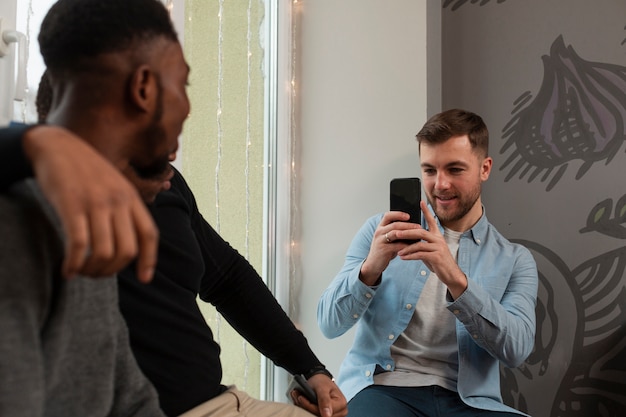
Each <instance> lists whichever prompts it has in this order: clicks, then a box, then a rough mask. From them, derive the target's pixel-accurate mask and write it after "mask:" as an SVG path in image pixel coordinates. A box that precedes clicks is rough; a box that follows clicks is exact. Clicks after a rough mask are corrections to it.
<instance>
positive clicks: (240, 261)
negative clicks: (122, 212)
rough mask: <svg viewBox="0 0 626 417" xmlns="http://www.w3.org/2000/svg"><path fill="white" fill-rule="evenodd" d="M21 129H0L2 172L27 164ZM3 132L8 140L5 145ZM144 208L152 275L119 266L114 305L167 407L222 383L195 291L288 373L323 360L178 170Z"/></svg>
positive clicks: (194, 401)
mask: <svg viewBox="0 0 626 417" xmlns="http://www.w3.org/2000/svg"><path fill="white" fill-rule="evenodd" d="M9 136H11V137H9ZM20 137H21V136H20V135H19V134H17V133H16V132H15V131H14V130H13V131H12V132H7V131H6V129H0V152H1V154H2V155H3V157H4V158H3V159H4V160H5V161H7V162H9V164H7V165H5V166H4V167H3V168H0V178H5V177H7V178H11V179H12V180H15V179H16V173H22V175H26V174H25V173H27V172H29V169H28V164H27V163H26V160H25V158H24V157H23V155H18V154H16V152H18V153H19V152H21V146H16V144H15V141H18V142H19V140H20V139H19V138H20ZM5 139H6V140H7V141H13V146H8V143H5V144H4V145H3V142H4V140H5ZM9 174H11V175H9ZM6 185H8V184H7V183H6V181H5V184H4V186H5V187H6ZM150 211H151V213H152V215H153V217H154V220H155V222H156V224H157V226H158V228H159V232H160V242H159V258H158V263H157V267H156V271H155V276H154V279H153V281H152V282H151V283H150V284H147V285H146V284H141V283H139V282H138V281H137V279H136V276H135V269H134V265H130V266H129V267H127V268H126V269H125V270H123V271H122V272H120V273H119V275H118V276H119V280H118V281H119V291H120V308H121V311H122V314H123V315H124V318H125V319H126V322H127V324H128V328H129V331H130V341H131V346H132V348H133V353H134V354H135V357H136V359H137V362H138V363H139V366H140V367H141V369H142V371H143V372H144V373H145V374H146V376H147V377H148V379H150V381H151V382H152V383H153V384H154V386H155V388H156V389H157V391H158V393H159V398H160V403H161V407H162V408H163V411H164V412H165V413H166V414H168V415H178V414H180V413H182V412H184V411H187V410H188V409H190V408H193V407H195V406H197V405H198V404H201V403H203V402H205V401H208V400H210V399H211V398H213V397H215V396H216V395H219V394H220V393H222V392H223V391H224V389H225V387H224V386H223V385H221V378H222V366H221V361H220V358H219V354H220V347H219V345H218V344H217V342H215V340H214V339H213V334H212V332H211V329H210V328H209V326H208V325H207V324H206V321H205V319H204V317H203V316H202V314H201V312H200V309H199V307H198V304H197V301H196V297H197V295H200V298H201V299H202V300H204V301H206V302H209V303H211V304H214V305H215V306H216V308H217V310H218V311H219V312H220V313H221V314H222V315H223V316H224V317H225V318H226V320H227V321H228V322H229V323H230V324H231V325H232V326H233V327H234V328H235V330H237V331H238V332H239V333H240V334H241V335H242V336H243V337H244V338H246V339H247V340H248V341H249V342H250V343H251V344H252V345H253V346H255V347H256V348H257V349H258V350H259V351H260V352H261V353H262V354H264V355H265V356H267V357H269V358H270V359H271V360H273V361H274V363H275V364H276V365H278V366H281V367H283V368H285V369H286V370H287V371H289V372H291V373H305V372H306V371H308V370H309V369H312V368H314V367H316V366H319V365H321V363H320V361H319V359H318V358H317V357H316V356H315V354H314V353H313V352H312V351H311V349H310V347H309V345H308V342H307V341H306V339H305V337H304V335H303V334H302V333H301V332H300V331H299V330H297V329H296V328H295V326H294V325H293V323H292V322H291V320H290V319H289V317H288V316H287V315H286V314H285V312H284V310H283V309H282V308H281V307H280V305H279V304H278V303H277V301H276V299H275V298H274V296H273V295H272V294H271V292H270V291H269V289H268V288H267V286H265V284H264V283H263V281H262V280H261V278H260V277H259V275H258V273H257V272H256V271H255V270H254V268H253V267H252V266H251V265H250V264H249V263H248V262H247V261H246V259H245V258H244V257H243V256H241V255H240V254H239V253H238V252H237V251H236V250H235V249H233V248H232V247H231V246H230V245H229V244H228V243H227V242H226V241H224V240H223V239H222V238H221V237H220V236H219V234H218V233H217V232H216V231H215V230H214V229H213V228H212V227H211V226H210V225H209V224H208V223H207V222H206V221H205V220H204V218H203V217H202V215H201V214H200V212H199V211H198V207H197V205H196V201H195V198H194V196H193V193H192V192H191V190H190V189H189V187H188V185H187V184H186V182H185V180H184V179H183V177H182V175H181V174H180V173H179V172H176V173H175V176H174V178H173V179H172V187H171V188H170V189H169V190H168V191H164V192H162V193H160V194H159V195H158V196H157V198H156V200H155V202H154V203H153V204H152V205H151V207H150Z"/></svg>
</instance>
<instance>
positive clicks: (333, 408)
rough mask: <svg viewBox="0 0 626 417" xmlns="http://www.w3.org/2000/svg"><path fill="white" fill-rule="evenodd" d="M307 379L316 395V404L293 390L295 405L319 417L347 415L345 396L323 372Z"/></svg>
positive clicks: (292, 395) (292, 396) (343, 416)
mask: <svg viewBox="0 0 626 417" xmlns="http://www.w3.org/2000/svg"><path fill="white" fill-rule="evenodd" d="M307 381H308V383H309V385H311V388H313V391H315V394H316V395H317V404H312V403H311V402H310V401H309V400H307V399H306V397H305V396H304V395H302V394H299V393H298V392H297V391H293V392H292V393H291V398H292V400H293V403H294V404H295V405H297V406H298V407H301V408H304V409H305V410H307V411H309V412H311V413H313V414H315V415H317V416H321V417H345V416H347V415H348V402H347V401H346V397H344V396H343V393H342V392H341V390H340V389H339V387H338V386H337V384H335V382H334V381H333V380H331V379H330V378H329V377H328V376H326V375H324V374H317V375H313V376H312V377H311V378H309V379H308V380H307Z"/></svg>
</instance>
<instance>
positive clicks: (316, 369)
mask: <svg viewBox="0 0 626 417" xmlns="http://www.w3.org/2000/svg"><path fill="white" fill-rule="evenodd" d="M318 374H322V375H326V376H327V377H329V378H330V379H331V380H333V381H334V380H335V377H333V374H331V373H330V371H329V370H328V369H326V367H325V366H324V365H319V366H315V367H313V368H311V369H309V370H308V371H307V372H305V373H304V374H302V376H304V379H307V380H308V379H309V378H311V377H312V376H314V375H318Z"/></svg>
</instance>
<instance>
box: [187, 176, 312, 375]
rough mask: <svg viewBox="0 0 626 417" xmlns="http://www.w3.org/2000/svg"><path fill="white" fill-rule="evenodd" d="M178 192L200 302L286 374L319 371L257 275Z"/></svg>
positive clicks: (303, 341) (193, 203) (303, 340)
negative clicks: (199, 261) (192, 241)
mask: <svg viewBox="0 0 626 417" xmlns="http://www.w3.org/2000/svg"><path fill="white" fill-rule="evenodd" d="M181 188H182V187H181ZM184 189H185V190H186V192H185V193H184V194H185V199H186V200H187V201H188V203H189V204H190V207H191V213H192V224H193V228H194V230H195V233H196V238H197V239H198V243H199V246H200V250H201V252H202V257H203V260H204V264H205V272H204V276H203V279H202V283H201V286H200V292H199V294H200V298H201V299H202V300H203V301H206V302H209V303H211V304H213V305H215V307H216V308H217V310H218V311H219V312H220V314H222V315H223V316H224V318H226V320H227V321H228V322H229V323H230V325H231V326H233V328H234V329H235V330H236V331H237V332H238V333H239V334H241V335H242V336H243V337H244V338H245V339H246V340H247V341H248V342H250V343H251V344H252V345H253V346H254V347H255V348H256V349H258V350H259V352H261V353H262V354H263V355H265V356H267V357H268V358H270V359H271V360H272V361H273V362H274V363H275V364H276V365H278V366H280V367H282V368H285V369H286V370H287V371H288V372H290V373H292V374H294V373H306V372H307V371H309V370H310V369H312V368H314V367H316V366H320V365H321V362H320V361H319V359H318V358H317V356H315V354H314V353H313V351H312V350H311V348H310V347H309V344H308V342H307V340H306V338H305V337H304V335H303V334H302V332H300V331H299V330H298V329H296V327H295V326H294V324H293V322H292V321H291V319H289V317H288V316H287V314H286V313H285V311H284V310H283V309H282V307H281V306H280V304H278V302H277V301H276V298H275V297H274V296H273V294H272V293H271V292H270V290H269V289H268V288H267V286H266V285H265V283H264V282H263V280H262V279H261V277H260V276H259V274H258V273H257V272H256V271H255V270H254V268H253V267H252V265H250V263H249V262H248V261H247V260H246V259H245V258H244V257H243V256H242V255H241V254H239V252H237V251H236V250H235V249H234V248H233V247H232V246H230V245H229V244H228V242H226V241H225V240H224V239H222V237H221V236H220V235H219V234H218V233H217V232H216V231H215V230H214V229H213V228H212V227H211V226H210V225H209V224H208V223H207V222H206V220H204V218H203V217H202V215H201V214H200V212H199V211H198V208H197V205H196V201H195V198H194V197H193V194H192V193H191V190H189V187H188V186H187V185H186V184H185V187H184Z"/></svg>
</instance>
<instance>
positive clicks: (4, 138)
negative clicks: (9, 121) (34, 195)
mask: <svg viewBox="0 0 626 417" xmlns="http://www.w3.org/2000/svg"><path fill="white" fill-rule="evenodd" d="M30 127H31V126H28V125H20V124H15V125H11V126H9V127H3V128H0V155H2V159H3V161H2V164H0V191H5V190H6V189H7V188H9V187H10V186H11V185H12V184H14V183H16V182H17V181H20V180H23V179H24V178H27V177H30V176H32V175H33V173H32V169H31V166H30V163H29V162H28V160H27V159H26V155H24V149H23V148H22V137H23V136H24V132H26V130H28V129H29V128H30Z"/></svg>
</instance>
